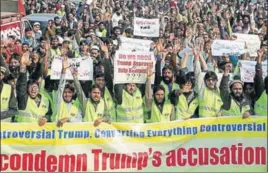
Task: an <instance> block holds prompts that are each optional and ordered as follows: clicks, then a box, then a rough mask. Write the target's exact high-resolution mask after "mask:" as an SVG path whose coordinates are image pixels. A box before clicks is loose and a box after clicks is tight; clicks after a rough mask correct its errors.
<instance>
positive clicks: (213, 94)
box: [199, 87, 223, 117]
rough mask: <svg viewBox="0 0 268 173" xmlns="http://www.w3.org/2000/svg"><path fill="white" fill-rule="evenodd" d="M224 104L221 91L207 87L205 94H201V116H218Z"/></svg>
mask: <svg viewBox="0 0 268 173" xmlns="http://www.w3.org/2000/svg"><path fill="white" fill-rule="evenodd" d="M222 105H223V102H222V100H221V97H220V93H219V92H218V91H215V90H210V89H208V88H207V87H205V89H204V93H203V96H202V97H201V96H199V117H216V116H217V115H218V113H220V110H221V106H222Z"/></svg>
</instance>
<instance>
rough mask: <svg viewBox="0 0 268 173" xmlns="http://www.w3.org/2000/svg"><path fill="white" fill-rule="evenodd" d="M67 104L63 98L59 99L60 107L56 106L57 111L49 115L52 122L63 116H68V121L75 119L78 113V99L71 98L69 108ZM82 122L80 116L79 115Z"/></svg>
mask: <svg viewBox="0 0 268 173" xmlns="http://www.w3.org/2000/svg"><path fill="white" fill-rule="evenodd" d="M67 104H68V103H66V102H65V101H64V100H63V99H62V101H61V104H60V107H59V108H58V110H57V112H56V113H55V114H56V115H55V114H53V116H52V117H51V121H52V122H57V121H59V120H61V119H63V118H69V120H70V121H72V119H75V118H76V117H77V116H78V113H79V106H80V105H79V101H78V99H76V100H72V106H71V108H70V109H68V107H67ZM81 122H82V117H81Z"/></svg>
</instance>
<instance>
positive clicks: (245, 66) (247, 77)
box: [239, 60, 267, 82]
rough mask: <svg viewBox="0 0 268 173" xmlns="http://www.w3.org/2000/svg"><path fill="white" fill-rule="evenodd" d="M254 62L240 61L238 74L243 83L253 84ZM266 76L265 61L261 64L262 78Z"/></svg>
mask: <svg viewBox="0 0 268 173" xmlns="http://www.w3.org/2000/svg"><path fill="white" fill-rule="evenodd" d="M256 63H257V62H256V61H247V60H240V61H239V64H240V65H239V66H240V74H241V80H242V81H243V82H254V77H255V66H256ZM266 76H267V61H265V62H263V63H262V77H263V78H265V77H266Z"/></svg>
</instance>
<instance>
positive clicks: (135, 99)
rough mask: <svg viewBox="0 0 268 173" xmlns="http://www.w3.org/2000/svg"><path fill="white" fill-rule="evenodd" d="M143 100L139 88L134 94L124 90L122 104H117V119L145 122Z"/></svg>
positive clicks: (127, 121) (118, 120)
mask: <svg viewBox="0 0 268 173" xmlns="http://www.w3.org/2000/svg"><path fill="white" fill-rule="evenodd" d="M142 104H143V101H142V96H141V92H140V90H139V89H137V90H136V91H135V92H134V94H133V95H130V94H129V93H128V92H126V91H125V90H123V95H122V104H121V105H117V108H116V113H117V117H116V121H117V122H125V123H143V105H142Z"/></svg>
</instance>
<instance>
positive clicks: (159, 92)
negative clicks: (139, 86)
mask: <svg viewBox="0 0 268 173" xmlns="http://www.w3.org/2000/svg"><path fill="white" fill-rule="evenodd" d="M152 75H153V73H152V70H148V73H147V81H146V90H145V102H146V108H147V109H148V110H150V111H149V113H148V118H147V119H146V123H157V122H169V121H173V120H174V119H175V115H174V106H173V105H172V104H171V103H167V102H165V88H164V87H163V86H162V85H159V86H155V88H154V91H153V97H152V89H151V78H152Z"/></svg>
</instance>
